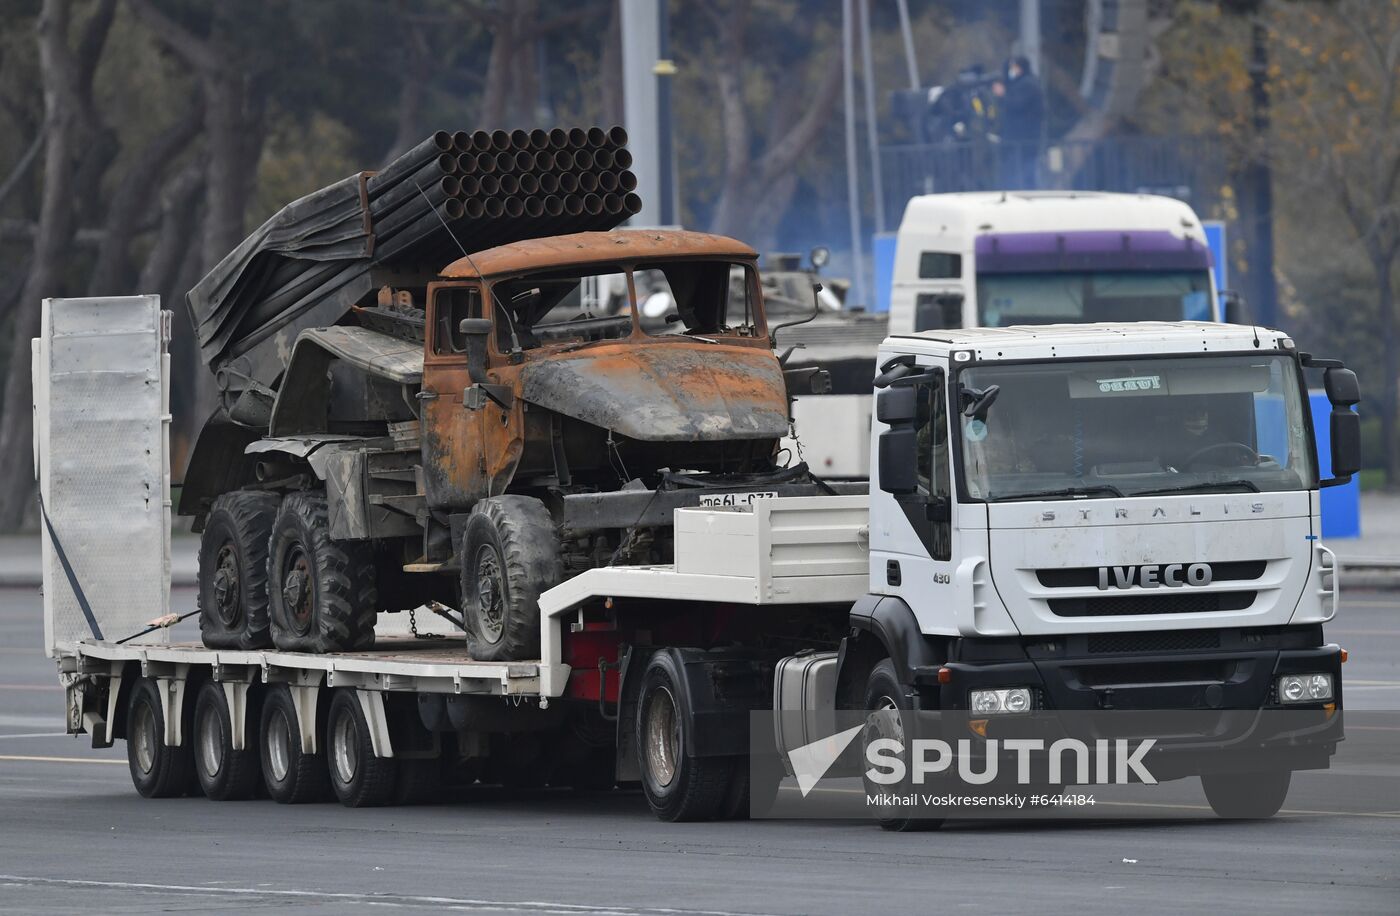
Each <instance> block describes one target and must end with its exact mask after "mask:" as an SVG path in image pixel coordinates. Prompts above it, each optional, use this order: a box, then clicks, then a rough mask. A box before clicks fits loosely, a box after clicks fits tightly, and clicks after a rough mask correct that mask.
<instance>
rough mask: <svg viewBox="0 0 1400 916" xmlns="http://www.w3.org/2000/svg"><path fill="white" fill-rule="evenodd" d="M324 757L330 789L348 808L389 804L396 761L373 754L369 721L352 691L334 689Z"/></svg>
mask: <svg viewBox="0 0 1400 916" xmlns="http://www.w3.org/2000/svg"><path fill="white" fill-rule="evenodd" d="M326 760H327V762H328V763H329V764H330V777H331V788H332V789H334V790H335V794H336V797H337V798H339V799H340V803H341V804H343V805H345V807H347V808H373V807H376V806H379V805H384V804H388V803H389V801H390V800H392V799H393V797H394V789H395V786H396V784H397V782H398V772H397V771H398V767H397V766H396V765H395V764H396V763H397V762H398V761H396V760H394V759H393V758H392V757H376V756H374V746H373V744H372V743H371V742H370V737H369V723H368V722H366V721H365V714H364V710H362V709H361V708H360V701H359V699H358V698H357V697H356V696H355V691H354V690H349V689H347V690H337V691H336V692H335V698H334V699H332V700H331V711H330V715H329V716H328V717H327V718H326Z"/></svg>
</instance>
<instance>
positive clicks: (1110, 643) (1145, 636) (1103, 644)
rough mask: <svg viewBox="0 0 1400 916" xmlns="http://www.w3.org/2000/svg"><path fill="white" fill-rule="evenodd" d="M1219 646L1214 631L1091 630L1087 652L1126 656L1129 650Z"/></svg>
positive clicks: (1168, 650)
mask: <svg viewBox="0 0 1400 916" xmlns="http://www.w3.org/2000/svg"><path fill="white" fill-rule="evenodd" d="M1218 648H1220V634H1219V633H1218V632H1217V631H1215V630H1163V631H1160V632H1156V633H1093V634H1091V635H1090V636H1089V652H1090V653H1091V654H1093V655H1127V654H1130V653H1133V652H1190V651H1192V650H1196V649H1218Z"/></svg>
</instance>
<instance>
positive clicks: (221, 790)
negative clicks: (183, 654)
mask: <svg viewBox="0 0 1400 916" xmlns="http://www.w3.org/2000/svg"><path fill="white" fill-rule="evenodd" d="M232 722H233V718H232V716H230V715H229V708H228V701H227V699H226V698H225V696H224V688H223V686H222V685H220V684H219V683H218V682H217V681H205V682H204V684H203V685H202V686H201V687H200V688H199V699H198V700H197V701H196V703H195V707H194V729H193V732H192V733H191V736H190V738H191V740H192V741H193V742H194V763H195V767H194V769H195V775H196V776H197V777H198V778H199V786H200V788H201V789H203V790H204V794H205V795H206V796H207V797H209V798H211V799H213V800H214V801H234V800H242V799H247V798H252V797H253V795H254V793H255V792H256V791H257V787H258V779H259V776H260V774H261V772H262V770H261V765H260V763H259V760H258V751H257V743H256V740H255V736H245V738H247V739H248V740H246V741H245V743H244V747H243V750H241V751H237V750H234V748H233V724H232Z"/></svg>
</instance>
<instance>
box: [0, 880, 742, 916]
mask: <svg viewBox="0 0 1400 916" xmlns="http://www.w3.org/2000/svg"><path fill="white" fill-rule="evenodd" d="M0 881H4V882H10V883H26V884H31V885H40V886H47V887H92V888H108V889H111V890H131V891H167V892H170V893H177V894H202V895H210V896H223V895H228V894H235V895H238V896H244V897H274V898H278V897H280V898H295V899H303V900H306V899H309V900H327V901H329V900H344V901H349V902H352V903H364V904H377V905H380V906H404V905H409V906H414V905H416V906H432V907H447V908H450V909H455V910H506V911H510V912H527V913H569V914H580V913H581V914H586V916H767V914H763V913H754V912H735V911H731V910H690V909H680V908H676V907H629V906H590V905H588V904H583V903H556V902H553V901H541V900H482V899H472V898H469V897H435V896H426V895H419V894H356V893H350V892H346V891H299V890H277V889H273V888H261V887H227V886H223V885H197V884H146V883H141V882H136V881H85V880H81V879H78V878H39V877H32V876H29V875H0Z"/></svg>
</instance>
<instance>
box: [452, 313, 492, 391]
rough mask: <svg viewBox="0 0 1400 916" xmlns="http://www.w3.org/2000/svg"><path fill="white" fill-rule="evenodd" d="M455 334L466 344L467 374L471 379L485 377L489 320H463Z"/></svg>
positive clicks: (489, 332) (489, 330) (489, 329)
mask: <svg viewBox="0 0 1400 916" xmlns="http://www.w3.org/2000/svg"><path fill="white" fill-rule="evenodd" d="M457 333H459V334H461V335H462V338H463V340H464V341H465V342H466V345H467V346H466V350H467V372H468V373H469V374H470V375H471V377H472V378H474V379H477V380H481V379H484V378H485V377H486V341H487V340H488V339H489V338H490V336H491V319H489V318H463V319H462V322H461V324H459V325H457Z"/></svg>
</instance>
